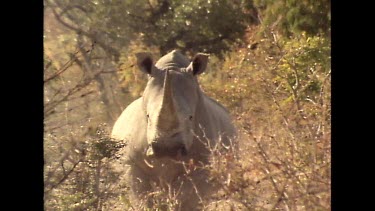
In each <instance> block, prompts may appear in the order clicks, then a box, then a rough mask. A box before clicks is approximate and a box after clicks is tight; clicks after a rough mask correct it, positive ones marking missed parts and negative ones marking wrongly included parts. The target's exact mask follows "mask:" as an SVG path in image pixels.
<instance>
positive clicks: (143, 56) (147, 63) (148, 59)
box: [135, 52, 154, 74]
mask: <svg viewBox="0 0 375 211" xmlns="http://www.w3.org/2000/svg"><path fill="white" fill-rule="evenodd" d="M135 56H136V57H137V65H138V67H139V69H140V70H141V71H142V72H145V73H147V74H151V70H152V67H153V66H154V63H153V61H152V56H151V54H150V53H146V52H142V53H137V54H135Z"/></svg>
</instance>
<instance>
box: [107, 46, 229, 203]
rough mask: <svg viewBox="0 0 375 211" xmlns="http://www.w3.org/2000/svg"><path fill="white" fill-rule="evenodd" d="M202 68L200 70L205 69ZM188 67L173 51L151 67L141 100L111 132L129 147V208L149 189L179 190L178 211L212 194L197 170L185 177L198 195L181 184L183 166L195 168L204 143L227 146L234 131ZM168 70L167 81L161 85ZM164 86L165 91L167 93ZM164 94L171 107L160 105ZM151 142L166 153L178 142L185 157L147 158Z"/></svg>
mask: <svg viewBox="0 0 375 211" xmlns="http://www.w3.org/2000/svg"><path fill="white" fill-rule="evenodd" d="M202 61H203V60H202ZM205 65H206V64H202V66H201V67H203V69H204V68H205ZM193 66H194V65H193V63H192V62H190V61H189V60H188V59H187V58H186V57H185V56H183V55H182V54H181V53H180V52H178V51H172V52H170V53H169V54H167V55H165V56H163V57H162V58H161V59H160V60H159V61H158V62H156V64H155V65H153V66H152V70H151V73H150V74H149V81H148V84H147V86H146V89H145V91H144V94H143V96H142V97H141V98H139V99H137V100H135V101H134V102H133V103H131V104H130V105H129V106H128V107H127V108H126V109H125V110H124V111H123V113H122V114H121V116H120V117H119V118H118V120H117V121H116V123H115V125H114V127H113V130H112V137H113V138H116V139H120V140H124V141H126V142H127V143H128V145H127V147H126V152H125V160H126V164H127V165H128V166H129V171H128V175H127V183H128V185H129V186H131V190H132V196H131V201H132V204H137V202H138V200H139V199H140V198H142V197H144V196H145V195H146V192H147V191H149V190H151V189H152V188H151V185H152V184H156V185H158V186H160V187H162V188H166V189H167V187H168V186H169V187H170V188H171V192H172V193H173V192H177V191H178V190H179V194H178V196H179V197H178V198H179V199H180V200H181V210H195V209H196V207H197V203H198V202H199V197H203V198H204V197H205V196H208V195H209V193H210V190H212V189H213V187H211V185H210V184H209V183H208V182H207V175H206V174H207V172H205V171H203V170H199V169H197V170H195V171H193V172H190V173H189V174H188V176H189V177H191V178H193V180H192V181H194V184H195V186H196V187H197V188H198V193H199V196H197V194H196V191H195V189H194V188H193V187H194V186H193V185H192V184H191V181H190V180H186V179H185V180H184V178H186V172H185V170H184V168H183V165H182V163H183V162H189V161H190V162H191V160H194V163H196V164H198V163H200V162H203V163H207V162H208V158H207V155H208V154H209V152H208V150H207V148H206V146H205V144H207V142H208V141H207V140H209V142H210V143H209V144H210V145H211V146H213V145H214V144H215V143H216V142H217V140H219V136H220V137H221V138H220V139H221V140H222V141H223V142H224V144H226V145H228V144H229V142H228V140H229V139H232V138H233V137H234V136H235V134H236V132H235V128H234V126H233V125H232V121H231V118H230V116H229V114H228V112H227V111H226V110H225V108H224V107H223V106H221V105H220V104H219V103H217V102H216V101H214V100H213V99H211V98H209V97H208V96H206V95H205V94H204V93H203V92H202V91H201V89H200V87H199V85H198V81H197V78H196V77H197V74H196V75H195V74H193V73H192V68H193ZM141 69H142V65H141ZM146 69H147V68H146ZM167 70H169V71H168V80H165V77H166V71H167ZM203 71H204V70H203ZM198 74H200V73H198ZM166 81H167V82H166ZM166 84H167V85H166ZM165 86H167V87H170V88H169V89H168V90H166V89H164V88H165ZM166 93H167V94H168V93H169V94H168V95H170V97H171V98H173V99H169V104H170V105H167V106H163V105H164V104H167V103H163V102H164V101H168V100H166V99H165V96H164V98H163V95H167V94H166ZM171 113H173V114H171ZM147 115H148V116H149V117H147ZM190 115H191V116H193V118H192V120H189V116H190ZM199 140H201V141H199ZM202 141H203V143H202ZM152 143H157V144H160V146H162V147H165V148H168V147H170V146H173V145H174V144H175V143H180V144H181V145H183V146H185V147H186V149H187V155H186V156H182V157H181V156H180V157H178V159H177V158H174V157H173V156H164V157H155V156H147V155H146V154H147V153H148V150H150V146H151V145H150V144H152ZM177 160H178V161H177ZM148 205H149V206H152V205H151V203H149V204H148Z"/></svg>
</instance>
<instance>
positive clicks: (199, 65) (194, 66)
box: [187, 53, 209, 75]
mask: <svg viewBox="0 0 375 211" xmlns="http://www.w3.org/2000/svg"><path fill="white" fill-rule="evenodd" d="M208 56H209V55H208V54H205V53H198V54H197V55H195V56H194V58H193V61H192V62H191V63H190V65H189V66H188V67H187V70H188V71H191V72H192V73H193V75H199V74H201V73H203V72H204V71H205V70H206V67H207V63H208Z"/></svg>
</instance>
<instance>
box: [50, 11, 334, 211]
mask: <svg viewBox="0 0 375 211" xmlns="http://www.w3.org/2000/svg"><path fill="white" fill-rule="evenodd" d="M46 20H48V22H47V23H46V26H47V27H46V30H51V32H48V33H47V32H46V34H47V37H46V38H45V49H46V50H45V52H46V53H45V79H44V85H45V109H44V110H45V136H44V137H45V140H44V158H45V163H46V164H45V168H44V181H45V194H44V201H45V210H118V211H120V210H140V209H139V207H138V206H140V205H141V204H138V205H131V204H130V203H129V200H128V197H127V190H128V188H127V184H125V183H124V182H122V176H123V175H124V171H125V169H124V168H123V163H122V159H121V158H122V150H121V149H122V148H123V147H124V146H126V143H122V142H119V141H117V140H112V139H110V138H109V131H110V129H111V126H112V124H113V121H114V120H115V117H116V116H118V115H119V114H120V111H121V110H122V109H124V108H125V107H126V105H128V104H129V103H130V102H131V101H132V100H134V99H135V98H137V97H139V96H140V95H141V94H142V91H143V88H144V86H145V82H146V80H147V79H146V77H145V75H144V74H142V73H141V72H140V71H139V70H138V69H137V67H136V65H134V61H135V58H134V56H133V55H134V54H135V53H136V52H139V51H144V50H148V51H151V53H153V54H154V57H155V58H158V57H159V56H160V53H159V50H158V48H157V47H148V46H146V45H145V44H142V42H141V40H137V39H135V40H132V41H131V43H130V44H129V46H128V47H127V48H126V51H124V52H121V53H122V54H121V55H120V56H119V62H118V63H114V62H113V61H112V60H110V59H109V60H108V59H102V60H101V59H100V58H107V57H108V55H106V52H104V51H103V50H100V48H98V47H99V46H98V44H95V43H92V42H91V40H90V39H87V38H85V37H84V36H82V35H80V34H74V33H68V32H67V31H63V30H60V31H59V30H58V29H61V28H63V27H61V25H60V26H58V24H57V23H53V19H52V18H49V19H46ZM263 27H264V26H263ZM63 36H65V37H63ZM56 37H57V38H59V39H60V38H61V40H63V41H64V42H66V43H62V42H56ZM199 81H200V84H201V87H202V89H203V90H204V91H205V92H206V93H207V94H208V95H209V96H211V97H213V98H214V99H217V100H218V101H219V102H220V103H222V104H223V105H225V107H227V108H228V110H229V111H230V112H231V114H232V116H233V119H234V122H235V125H236V126H237V128H238V131H239V134H240V136H239V138H238V139H237V140H236V142H238V145H236V147H231V148H229V149H226V150H219V149H218V148H213V149H212V150H211V152H212V156H211V162H210V164H209V165H206V166H196V165H193V164H191V163H187V164H186V171H187V172H186V177H184V178H183V179H185V180H189V175H190V174H192V173H193V172H194V170H195V169H201V168H203V169H206V170H207V172H208V178H209V179H210V181H211V182H212V183H213V184H215V185H216V186H217V187H218V191H217V192H216V193H215V194H214V195H212V196H210V197H209V199H205V200H202V203H201V208H202V210H293V211H294V210H330V209H331V204H330V201H331V137H330V135H331V134H330V131H331V122H330V121H331V110H330V109H331V67H330V40H329V39H328V38H327V37H325V36H311V35H306V34H304V33H301V34H299V35H298V36H295V37H294V38H293V39H283V37H282V36H281V35H280V34H279V33H277V32H275V31H273V30H271V29H269V30H263V31H261V30H260V26H249V27H248V33H247V34H246V36H245V37H244V38H243V42H242V44H239V45H233V46H232V49H231V50H230V51H227V52H226V53H224V54H223V55H221V56H220V57H217V56H215V55H212V56H210V62H209V64H208V70H207V71H206V72H205V73H204V74H202V75H201V76H200V77H199ZM103 122H106V123H107V124H106V125H104V124H102V123H103ZM190 182H191V181H190ZM192 182H193V183H194V181H192ZM176 194H178V193H173V192H169V191H168V190H161V189H160V188H157V187H155V188H154V190H152V191H151V193H150V195H148V196H145V197H146V198H147V197H151V198H152V200H153V201H154V204H155V207H154V209H153V210H161V209H167V210H173V209H176V208H178V206H179V204H178V202H177V201H176V200H175V199H176Z"/></svg>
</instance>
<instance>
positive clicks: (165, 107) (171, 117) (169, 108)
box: [157, 70, 178, 131]
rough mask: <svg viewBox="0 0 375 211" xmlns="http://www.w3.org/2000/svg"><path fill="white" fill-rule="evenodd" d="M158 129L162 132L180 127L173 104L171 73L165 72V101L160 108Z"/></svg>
mask: <svg viewBox="0 0 375 211" xmlns="http://www.w3.org/2000/svg"><path fill="white" fill-rule="evenodd" d="M157 124H158V129H160V130H161V131H171V130H173V129H175V128H177V127H178V116H177V111H176V108H175V105H174V102H173V92H172V88H171V78H170V73H169V71H168V70H167V71H166V72H165V78H164V85H163V101H162V104H161V108H160V113H159V119H158V123H157Z"/></svg>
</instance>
